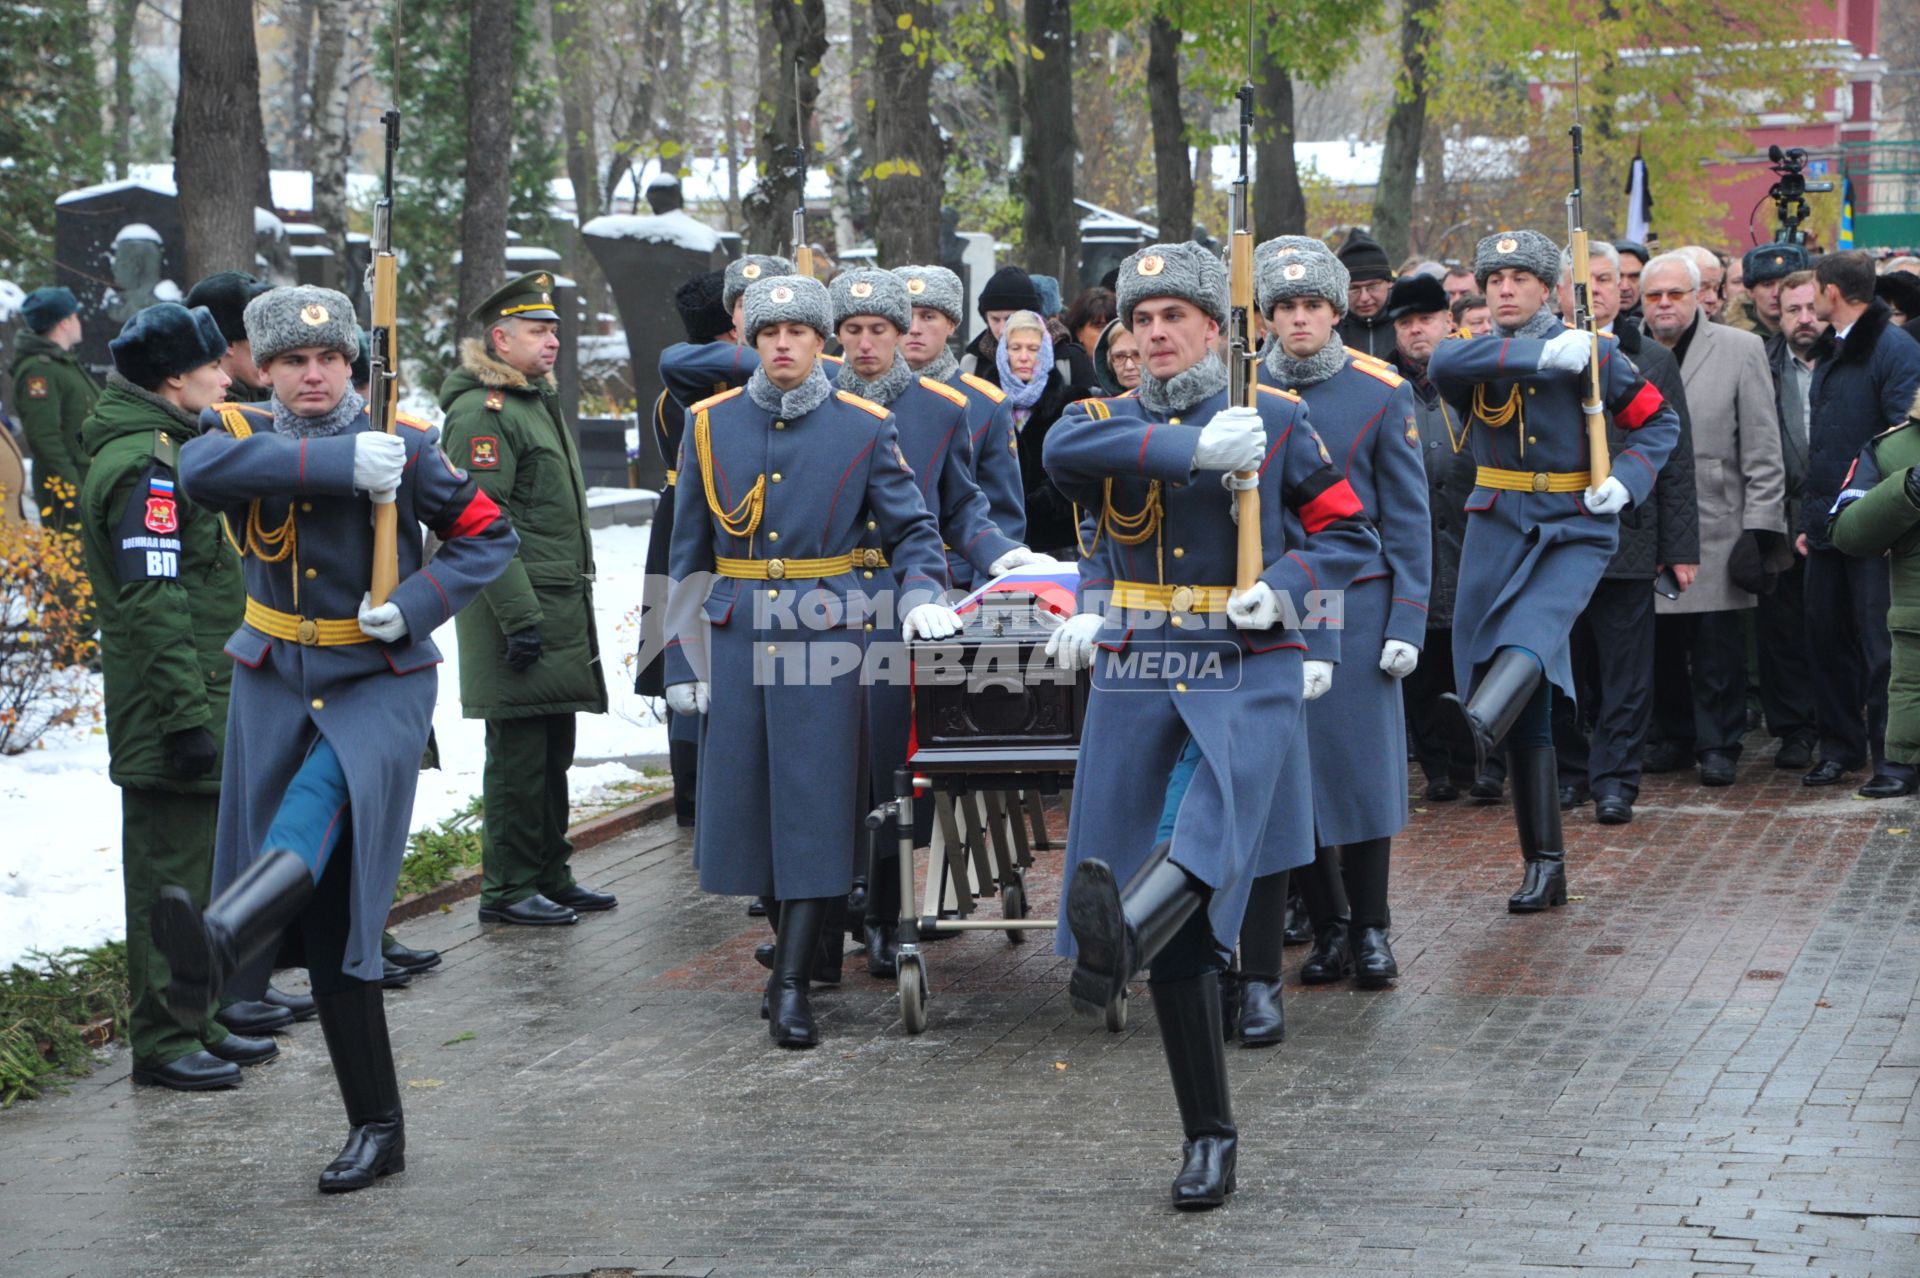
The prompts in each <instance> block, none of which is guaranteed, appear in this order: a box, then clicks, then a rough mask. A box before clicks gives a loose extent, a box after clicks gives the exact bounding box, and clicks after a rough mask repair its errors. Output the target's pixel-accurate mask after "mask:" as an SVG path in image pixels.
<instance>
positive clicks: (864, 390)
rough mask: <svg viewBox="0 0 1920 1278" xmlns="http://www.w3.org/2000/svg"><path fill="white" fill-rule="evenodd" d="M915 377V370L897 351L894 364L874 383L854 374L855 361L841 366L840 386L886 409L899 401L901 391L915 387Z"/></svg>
mask: <svg viewBox="0 0 1920 1278" xmlns="http://www.w3.org/2000/svg"><path fill="white" fill-rule="evenodd" d="M913 377H914V373H913V369H912V368H911V367H910V366H909V365H908V364H907V357H906V356H905V355H902V354H901V353H900V352H899V351H895V352H894V353H893V363H892V364H891V365H890V366H888V368H887V370H886V371H885V372H883V373H881V374H880V376H878V377H876V378H874V379H873V380H872V381H868V380H867V379H866V378H864V377H862V376H860V374H858V373H856V372H854V371H853V361H852V360H848V361H847V362H846V363H844V364H842V365H841V366H840V377H839V386H840V389H841V390H843V391H849V392H851V393H853V394H855V395H858V396H859V397H860V398H861V399H870V400H872V401H873V402H874V403H876V404H878V405H880V406H881V407H882V408H884V407H886V406H887V405H888V404H891V403H893V401H894V400H896V399H899V398H900V392H901V391H903V390H905V389H906V388H907V387H909V386H911V385H913Z"/></svg>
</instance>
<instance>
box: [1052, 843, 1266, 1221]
mask: <svg viewBox="0 0 1920 1278" xmlns="http://www.w3.org/2000/svg"><path fill="white" fill-rule="evenodd" d="M1082 864H1085V863H1084V862H1083V863H1082ZM1219 986H1220V980H1219V977H1218V976H1217V975H1215V974H1214V973H1212V972H1208V973H1206V974H1205V975H1203V976H1196V977H1193V978H1192V979H1190V980H1185V981H1149V982H1147V991H1148V993H1150V994H1151V995H1152V996H1153V1013H1154V1015H1155V1016H1156V1017H1158V1018H1159V1020H1160V1046H1161V1048H1162V1049H1163V1050H1164V1051H1165V1052H1166V1054H1167V1073H1168V1074H1169V1075H1171V1076H1172V1078H1173V1098H1174V1100H1175V1102H1176V1103H1177V1104H1178V1105H1179V1106H1180V1129H1181V1131H1182V1132H1183V1133H1185V1135H1186V1143H1185V1144H1184V1145H1182V1146H1181V1150H1180V1174H1179V1175H1178V1176H1175V1177H1174V1178H1173V1205H1174V1206H1175V1207H1178V1208H1179V1209H1180V1210H1181V1211H1209V1210H1211V1209H1213V1208H1215V1207H1218V1206H1220V1205H1221V1204H1222V1203H1224V1202H1226V1201H1227V1195H1228V1194H1231V1193H1232V1192H1233V1190H1234V1161H1235V1156H1236V1154H1237V1153H1238V1150H1239V1145H1240V1133H1239V1130H1238V1129H1237V1128H1235V1127H1234V1125H1233V1106H1232V1104H1231V1101H1230V1099H1229V1094H1228V1090H1227V1053H1226V1048H1225V1047H1224V1045H1223V1044H1222V1043H1221V1041H1220V1023H1219V1016H1220V988H1219Z"/></svg>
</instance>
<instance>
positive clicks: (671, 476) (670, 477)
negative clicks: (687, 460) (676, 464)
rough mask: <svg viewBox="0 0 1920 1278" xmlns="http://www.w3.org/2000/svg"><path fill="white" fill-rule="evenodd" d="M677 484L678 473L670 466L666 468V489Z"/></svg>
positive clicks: (678, 479) (678, 480)
mask: <svg viewBox="0 0 1920 1278" xmlns="http://www.w3.org/2000/svg"><path fill="white" fill-rule="evenodd" d="M679 482H680V472H679V471H677V470H675V469H673V467H671V466H669V467H667V487H669V488H671V487H673V486H674V485H675V484H677V483H679Z"/></svg>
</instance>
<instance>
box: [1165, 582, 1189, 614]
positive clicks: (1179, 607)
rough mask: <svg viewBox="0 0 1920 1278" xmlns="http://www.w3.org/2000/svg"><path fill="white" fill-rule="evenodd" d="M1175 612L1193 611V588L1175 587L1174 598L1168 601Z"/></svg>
mask: <svg viewBox="0 0 1920 1278" xmlns="http://www.w3.org/2000/svg"><path fill="white" fill-rule="evenodd" d="M1167 602H1168V603H1169V604H1171V605H1172V607H1173V610H1174V611H1175V612H1192V611H1193V587H1192V586H1175V587H1174V588H1173V594H1172V596H1171V597H1170V598H1169V599H1168V600H1167Z"/></svg>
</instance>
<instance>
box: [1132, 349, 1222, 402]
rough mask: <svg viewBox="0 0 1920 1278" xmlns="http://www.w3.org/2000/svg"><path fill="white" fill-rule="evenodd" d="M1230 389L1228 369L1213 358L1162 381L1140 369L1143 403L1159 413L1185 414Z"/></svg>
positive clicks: (1143, 368)
mask: <svg viewBox="0 0 1920 1278" xmlns="http://www.w3.org/2000/svg"><path fill="white" fill-rule="evenodd" d="M1226 388H1227V366H1226V365H1225V364H1222V363H1221V362H1220V361H1219V360H1218V359H1216V358H1215V357H1214V356H1212V355H1208V356H1207V357H1206V358H1205V359H1203V360H1201V361H1200V362H1199V363H1198V364H1195V365H1194V366H1193V367H1192V368H1187V369H1182V370H1181V371H1180V372H1178V373H1175V374H1174V375H1173V376H1172V377H1169V378H1168V379H1167V380H1166V381H1164V382H1163V381H1161V380H1160V379H1159V378H1157V377H1155V376H1154V375H1153V374H1152V373H1150V372H1148V371H1147V370H1146V368H1145V367H1144V366H1142V367H1141V369H1140V402H1141V403H1143V404H1145V405H1146V406H1147V407H1148V408H1150V409H1152V410H1153V411H1154V412H1156V413H1184V412H1186V411H1187V410H1188V409H1190V408H1192V407H1193V406H1194V405H1196V404H1202V403H1205V402H1206V401H1207V400H1209V399H1211V398H1213V397H1214V396H1215V395H1218V394H1219V393H1220V392H1221V391H1223V390H1225V389H1226Z"/></svg>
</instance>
